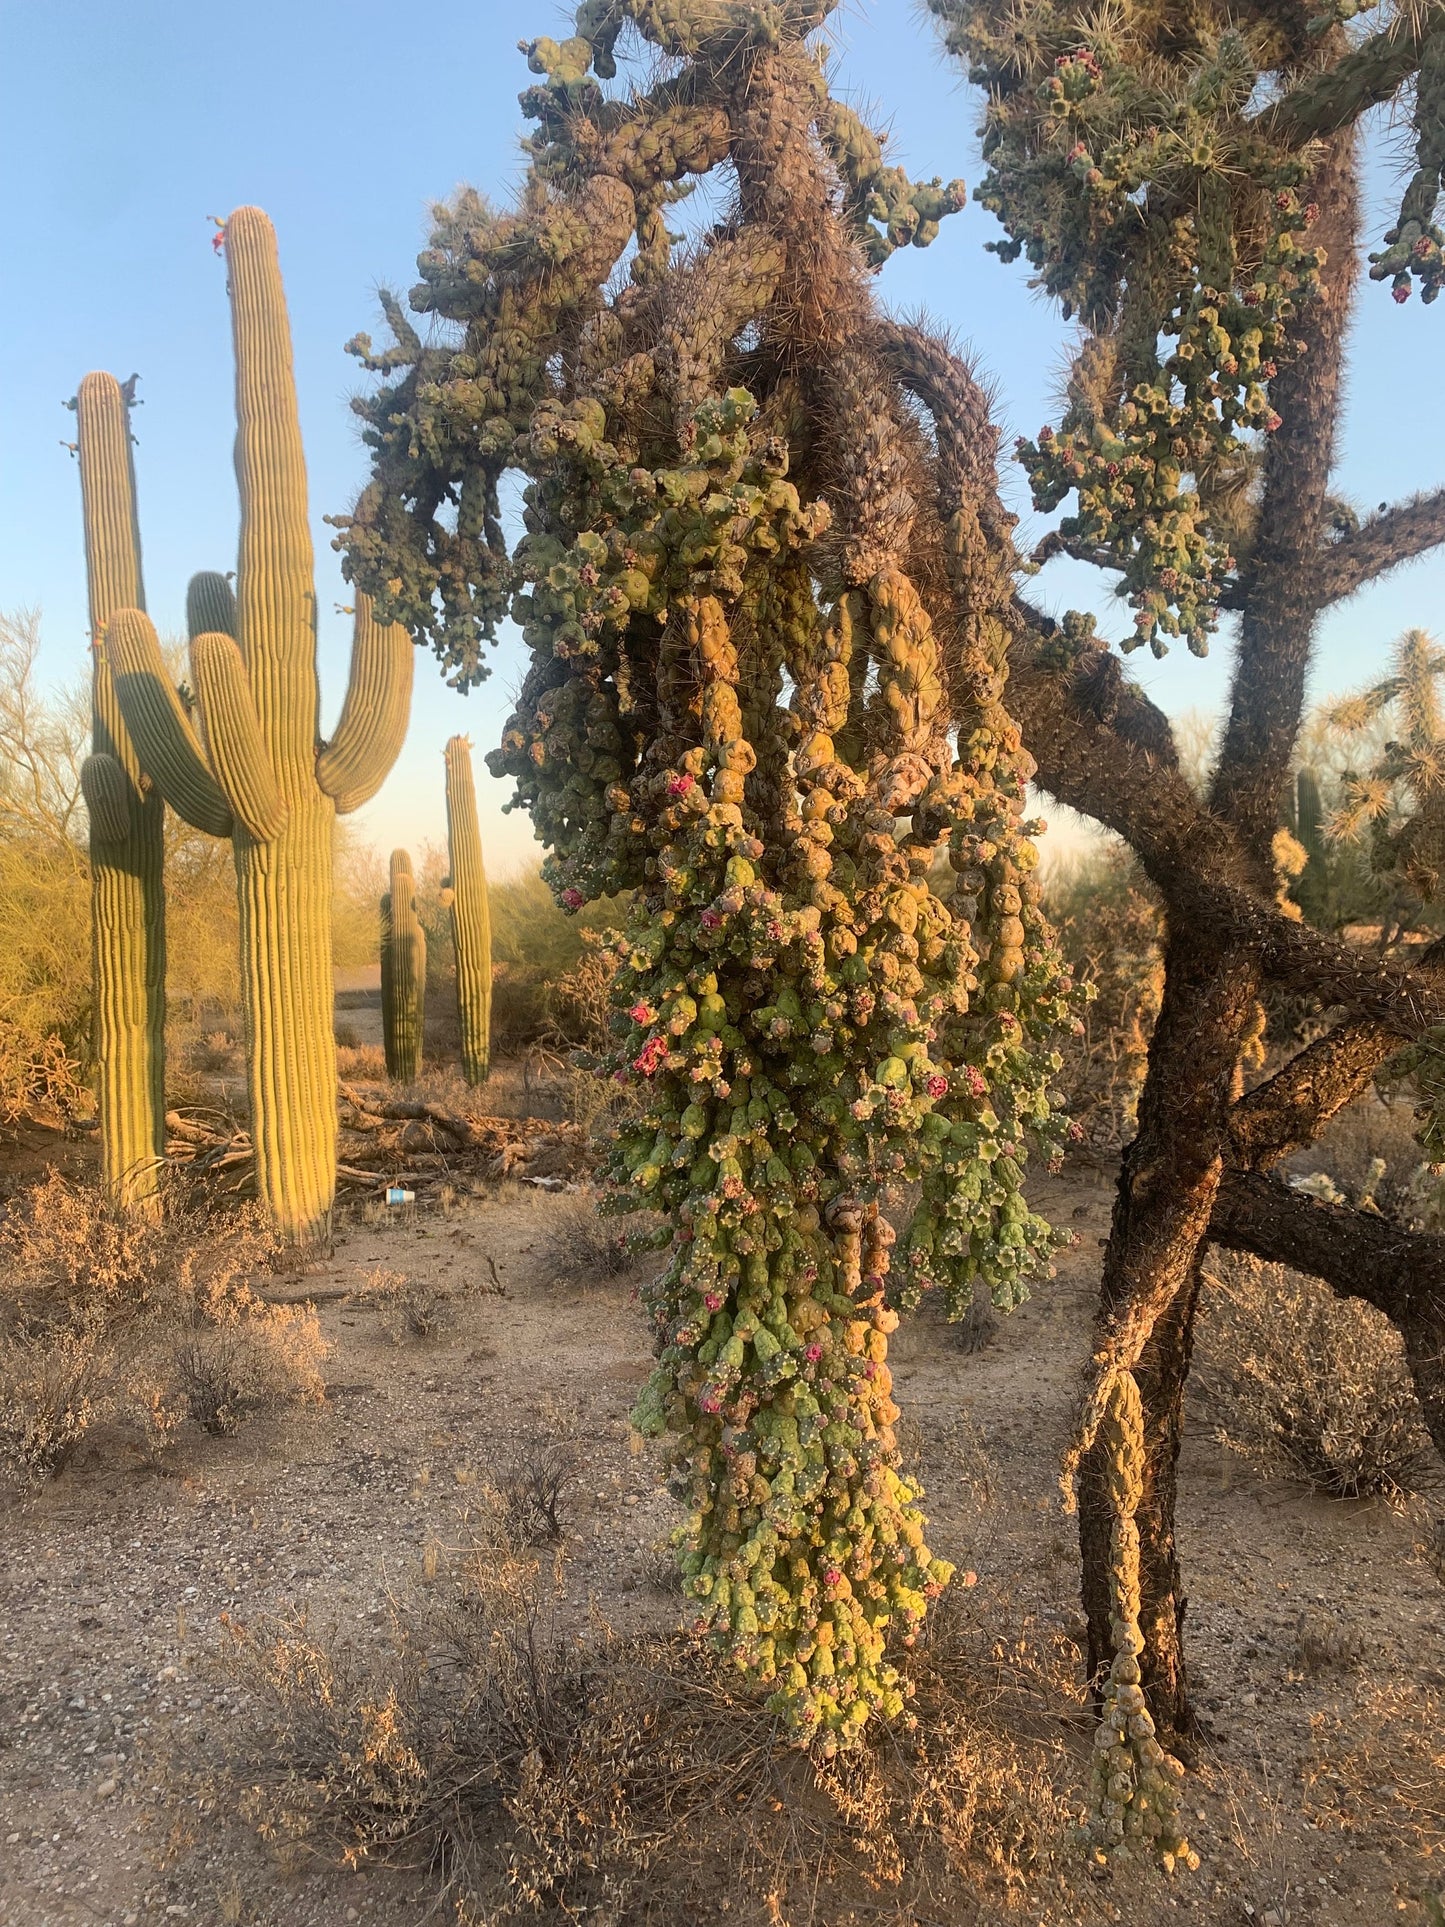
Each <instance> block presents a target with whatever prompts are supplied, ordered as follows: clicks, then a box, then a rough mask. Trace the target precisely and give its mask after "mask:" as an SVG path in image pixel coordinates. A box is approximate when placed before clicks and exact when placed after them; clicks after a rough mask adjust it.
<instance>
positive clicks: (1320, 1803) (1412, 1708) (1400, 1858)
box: [1303, 1670, 1445, 1919]
mask: <svg viewBox="0 0 1445 1927" xmlns="http://www.w3.org/2000/svg"><path fill="white" fill-rule="evenodd" d="M1436 1679H1437V1680H1438V1675H1437V1676H1436ZM1442 1736H1445V1694H1442V1693H1441V1691H1440V1688H1439V1686H1438V1684H1436V1683H1434V1682H1432V1681H1430V1680H1428V1679H1423V1678H1414V1679H1411V1678H1406V1677H1401V1676H1398V1675H1392V1676H1391V1677H1388V1678H1379V1677H1373V1676H1371V1674H1369V1673H1368V1672H1365V1671H1363V1670H1362V1672H1361V1675H1360V1677H1359V1679H1358V1681H1357V1683H1356V1686H1355V1689H1354V1691H1353V1693H1352V1694H1350V1695H1348V1697H1347V1698H1346V1699H1345V1701H1344V1703H1343V1704H1341V1705H1338V1706H1335V1707H1332V1708H1331V1709H1329V1710H1328V1711H1325V1712H1321V1713H1317V1714H1316V1715H1315V1716H1314V1717H1313V1718H1312V1719H1311V1721H1310V1751H1309V1754H1308V1756H1307V1758H1306V1761H1305V1765H1304V1773H1303V1778H1304V1789H1305V1812H1306V1814H1307V1816H1308V1818H1309V1819H1310V1820H1311V1821H1312V1822H1313V1823H1314V1824H1315V1825H1316V1826H1318V1827H1321V1828H1323V1829H1326V1830H1328V1831H1331V1832H1339V1833H1341V1834H1346V1835H1350V1836H1353V1837H1354V1839H1355V1840H1356V1841H1357V1843H1358V1844H1359V1845H1361V1846H1365V1845H1368V1846H1370V1847H1373V1848H1374V1849H1375V1850H1376V1851H1378V1852H1383V1853H1385V1854H1387V1855H1388V1856H1389V1859H1390V1864H1391V1866H1392V1868H1393V1869H1395V1870H1397V1871H1398V1872H1399V1874H1400V1875H1401V1876H1403V1877H1405V1878H1408V1877H1409V1875H1411V1874H1413V1875H1414V1876H1415V1877H1416V1878H1420V1877H1422V1876H1423V1877H1425V1878H1427V1879H1428V1882H1429V1884H1430V1885H1431V1886H1435V1887H1438V1886H1439V1884H1440V1855H1441V1854H1442V1853H1445V1737H1442ZM1402 1885H1403V1880H1402ZM1428 1917H1429V1918H1431V1919H1433V1918H1434V1916H1433V1915H1431V1916H1428Z"/></svg>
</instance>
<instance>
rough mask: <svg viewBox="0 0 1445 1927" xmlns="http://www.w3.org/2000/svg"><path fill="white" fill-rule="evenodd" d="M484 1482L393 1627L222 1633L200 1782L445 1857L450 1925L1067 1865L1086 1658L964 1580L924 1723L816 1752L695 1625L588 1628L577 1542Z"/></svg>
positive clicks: (926, 1682)
mask: <svg viewBox="0 0 1445 1927" xmlns="http://www.w3.org/2000/svg"><path fill="white" fill-rule="evenodd" d="M479 1490H480V1500H481V1503H480V1506H479V1507H478V1508H477V1509H476V1512H475V1516H472V1517H470V1518H469V1519H468V1520H467V1521H466V1524H465V1532H464V1534H463V1535H462V1536H463V1538H464V1543H463V1544H461V1545H458V1546H455V1547H453V1548H452V1549H451V1551H450V1553H443V1552H442V1551H441V1549H440V1548H437V1549H435V1550H434V1551H433V1552H432V1554H431V1557H430V1558H429V1560H428V1562H427V1563H428V1572H427V1583H426V1585H425V1586H419V1587H418V1588H417V1590H416V1592H415V1593H414V1594H412V1595H406V1594H403V1595H402V1596H401V1597H400V1598H399V1599H398V1601H397V1603H396V1604H395V1606H394V1611H393V1619H392V1623H391V1625H390V1627H389V1629H388V1635H387V1637H386V1638H385V1640H384V1642H383V1643H381V1644H380V1645H377V1644H366V1643H363V1642H362V1641H361V1640H359V1639H356V1638H353V1637H350V1636H346V1637H339V1638H338V1637H332V1636H328V1635H327V1634H326V1633H325V1632H323V1631H320V1630H318V1629H317V1628H316V1627H315V1626H313V1625H308V1624H306V1623H305V1622H304V1621H302V1620H300V1619H298V1618H294V1617H292V1618H281V1619H270V1620H259V1621H257V1622H255V1623H254V1624H250V1625H237V1624H232V1625H231V1626H230V1627H229V1638H228V1641H227V1645H226V1649H225V1651H224V1653H223V1655H222V1657H221V1662H220V1663H221V1666H222V1669H223V1670H224V1672H225V1673H226V1674H227V1676H228V1678H229V1681H230V1683H231V1684H232V1685H233V1686H239V1687H240V1689H241V1694H242V1699H243V1704H245V1706H246V1707H247V1712H246V1715H245V1716H244V1717H243V1719H242V1720H241V1721H240V1722H239V1723H238V1725H237V1727H236V1728H235V1730H234V1739H235V1750H234V1751H233V1753H232V1754H231V1757H230V1758H229V1759H228V1760H226V1761H225V1762H224V1763H223V1764H222V1765H221V1767H220V1768H219V1769H217V1767H216V1764H215V1762H214V1760H210V1761H208V1762H207V1765H206V1768H205V1772H206V1775H207V1777H208V1780H209V1782H210V1788H211V1791H212V1792H215V1793H217V1794H218V1797H221V1798H222V1800H223V1803H224V1804H227V1805H228V1806H229V1807H230V1809H231V1810H233V1811H238V1812H239V1813H240V1814H241V1815H242V1817H243V1818H244V1819H245V1820H246V1821H247V1822H248V1823H249V1824H251V1825H252V1826H254V1827H255V1828H256V1829H257V1830H258V1831H259V1832H260V1833H261V1834H262V1835H263V1836H264V1837H265V1838H267V1839H269V1840H271V1841H273V1842H276V1843H278V1844H284V1845H286V1846H287V1847H290V1846H291V1845H292V1844H293V1843H297V1842H299V1843H301V1844H302V1845H303V1846H304V1847H305V1848H306V1849H307V1850H308V1851H310V1852H312V1853H314V1854H318V1855H320V1856H321V1857H323V1858H328V1859H332V1860H334V1861H336V1862H338V1863H339V1864H342V1865H346V1866H351V1867H356V1866H359V1865H362V1864H364V1863H371V1862H374V1863H381V1864H386V1865H390V1866H395V1867H402V1868H409V1869H413V1870H415V1871H417V1872H418V1873H424V1874H426V1875H427V1876H428V1877H430V1878H431V1879H433V1880H435V1881H436V1883H437V1885H438V1887H439V1888H441V1889H442V1890H443V1892H444V1894H445V1896H446V1902H447V1904H449V1906H450V1907H451V1909H452V1910H453V1912H454V1915H455V1918H456V1919H457V1920H459V1921H462V1922H471V1923H477V1922H480V1921H483V1920H485V1921H487V1922H488V1923H495V1924H496V1927H501V1923H504V1922H510V1921H514V1920H523V1919H529V1918H532V1917H533V1916H534V1915H535V1914H536V1913H538V1912H547V1913H555V1914H556V1915H557V1916H558V1917H562V1918H588V1919H591V1918H601V1919H606V1920H609V1921H612V1922H614V1923H617V1927H624V1923H630V1922H643V1921H651V1922H656V1921H661V1920H683V1919H692V1918H699V1919H701V1918H712V1917H713V1910H714V1908H715V1903H716V1896H717V1894H718V1893H719V1892H721V1891H726V1892H727V1893H728V1894H729V1895H730V1896H731V1902H732V1917H733V1918H735V1919H737V1920H739V1921H742V1922H749V1923H750V1922H758V1923H762V1922H774V1923H776V1922H777V1921H779V1920H780V1919H785V1918H786V1919H792V1920H797V1921H800V1922H801V1921H804V1920H812V1921H821V1920H835V1919H844V1918H860V1919H875V1918H876V1919H883V1918H890V1919H891V1918H894V1917H895V1914H894V1912H893V1909H894V1908H896V1910H897V1912H896V1918H898V1919H912V1918H915V1917H924V1916H923V1915H922V1914H921V1913H920V1911H919V1910H920V1909H921V1908H923V1907H924V1906H925V1905H927V1907H928V1914H927V1917H930V1918H932V1917H935V1914H937V1913H939V1912H940V1911H942V1912H943V1917H952V1914H951V1911H948V1910H951V1909H952V1908H953V1907H954V1906H955V1905H956V1906H957V1907H958V1909H959V1910H960V1917H963V1915H964V1914H966V1915H967V1917H969V1918H972V1917H973V1914H974V1911H975V1909H976V1908H977V1907H978V1906H979V1905H980V1903H989V1904H990V1905H991V1906H992V1907H997V1906H999V1905H1007V1904H1008V1900H1009V1897H1010V1896H1011V1895H1013V1894H1015V1893H1016V1892H1017V1891H1019V1890H1021V1889H1022V1887H1023V1885H1024V1883H1025V1881H1026V1880H1029V1879H1031V1878H1035V1877H1037V1876H1038V1875H1040V1874H1042V1873H1046V1872H1049V1871H1051V1870H1053V1869H1054V1868H1055V1867H1057V1869H1058V1870H1059V1872H1060V1873H1061V1874H1063V1872H1064V1870H1065V1869H1066V1868H1067V1866H1068V1864H1069V1862H1068V1857H1067V1853H1066V1843H1067V1840H1068V1837H1069V1831H1070V1827H1071V1825H1072V1821H1073V1814H1072V1811H1071V1808H1070V1805H1069V1802H1068V1798H1067V1793H1066V1789H1067V1787H1068V1786H1069V1784H1070V1783H1071V1781H1072V1780H1073V1779H1074V1778H1075V1777H1076V1776H1077V1773H1078V1763H1077V1761H1076V1760H1075V1759H1074V1758H1073V1756H1072V1755H1071V1754H1070V1752H1069V1750H1068V1746H1067V1744H1066V1742H1065V1741H1064V1739H1063V1738H1062V1737H1061V1730H1060V1722H1059V1719H1058V1710H1059V1706H1060V1703H1061V1701H1060V1694H1061V1693H1062V1694H1064V1695H1066V1696H1069V1697H1071V1698H1072V1699H1073V1700H1074V1701H1075V1702H1077V1700H1078V1692H1077V1688H1076V1686H1075V1685H1074V1673H1075V1672H1076V1666H1075V1665H1074V1664H1073V1661H1075V1660H1076V1657H1077V1656H1076V1654H1074V1653H1073V1652H1072V1650H1071V1649H1070V1650H1068V1651H1067V1652H1066V1650H1065V1649H1064V1648H1063V1647H1062V1646H1061V1647H1060V1648H1059V1649H1058V1650H1057V1651H1056V1650H1054V1649H1053V1648H1051V1647H1049V1646H1048V1645H1047V1642H1038V1641H1035V1640H1033V1639H1032V1638H1028V1639H1020V1640H1018V1641H1014V1640H1012V1639H1011V1638H1009V1637H1008V1636H1007V1634H1006V1633H1004V1632H1003V1631H1002V1630H1001V1629H1000V1627H999V1625H998V1624H997V1623H996V1621H992V1622H990V1623H989V1624H988V1625H986V1626H985V1625H984V1624H983V1623H982V1620H981V1617H980V1616H975V1615H972V1614H971V1613H970V1612H969V1610H968V1608H967V1607H966V1606H965V1605H964V1604H963V1601H962V1598H961V1596H960V1599H959V1602H958V1603H957V1604H956V1605H955V1604H954V1603H952V1602H948V1603H945V1604H944V1605H943V1606H942V1607H941V1608H940V1610H939V1613H938V1614H937V1615H936V1616H935V1618H934V1620H933V1621H932V1622H931V1623H930V1626H929V1629H928V1631H927V1633H926V1634H925V1636H924V1638H923V1639H922V1640H921V1641H920V1643H919V1646H918V1647H917V1649H916V1650H915V1651H914V1652H912V1653H911V1654H909V1655H908V1656H907V1657H906V1659H905V1661H904V1663H905V1664H906V1665H907V1667H908V1670H909V1674H910V1678H911V1680H912V1682H913V1684H914V1687H915V1704H916V1708H917V1711H918V1714H919V1718H918V1722H917V1724H916V1726H915V1725H912V1724H909V1725H908V1726H906V1727H903V1728H900V1729H897V1730H896V1731H895V1732H894V1733H893V1734H891V1735H890V1736H889V1738H888V1740H887V1741H886V1742H880V1743H879V1744H877V1745H875V1746H869V1747H860V1748H858V1749H855V1750H854V1751H852V1752H851V1753H841V1754H838V1755H836V1756H834V1757H832V1758H830V1759H822V1758H820V1757H818V1756H817V1755H816V1754H813V1755H810V1754H809V1753H807V1752H805V1751H802V1750H800V1749H798V1748H796V1747H790V1746H788V1745H786V1744H785V1743H784V1740H783V1737H782V1735H781V1733H780V1730H779V1725H778V1722H777V1721H776V1719H775V1718H773V1717H771V1716H769V1715H768V1713H767V1712H766V1711H765V1709H764V1708H763V1705H762V1703H761V1696H760V1695H758V1694H757V1693H755V1692H752V1691H749V1690H748V1689H747V1688H746V1687H745V1686H742V1685H740V1684H739V1682H738V1679H737V1675H736V1674H735V1673H733V1672H730V1671H728V1670H724V1669H723V1668H721V1667H719V1666H718V1665H717V1663H716V1661H715V1660H714V1659H712V1658H711V1657H710V1656H709V1655H708V1654H707V1652H706V1650H705V1648H704V1646H703V1645H702V1644H701V1643H700V1642H699V1641H698V1640H696V1639H692V1638H688V1637H686V1636H684V1635H681V1634H670V1635H659V1634H656V1633H652V1632H646V1631H644V1632H640V1633H637V1634H632V1635H628V1636H625V1637H622V1636H618V1635H617V1634H615V1633H613V1632H612V1631H611V1630H610V1629H608V1628H607V1627H606V1626H605V1625H603V1624H601V1623H599V1622H598V1621H596V1620H595V1618H594V1619H592V1620H591V1621H589V1622H587V1623H586V1624H585V1626H583V1625H581V1624H580V1621H579V1615H578V1613H577V1611H576V1610H575V1609H574V1608H572V1607H571V1605H570V1603H569V1588H568V1583H567V1578H568V1576H567V1568H566V1561H565V1558H564V1557H563V1555H562V1554H561V1553H560V1552H557V1551H555V1550H553V1551H551V1552H550V1553H548V1552H547V1551H545V1550H544V1546H543V1543H542V1542H541V1541H539V1540H537V1539H536V1538H532V1539H531V1540H530V1542H529V1540H528V1536H527V1535H526V1534H519V1532H518V1530H517V1526H516V1521H515V1519H514V1518H513V1517H512V1516H511V1513H510V1510H509V1508H508V1506H507V1504H506V1502H505V1500H504V1499H503V1497H502V1496H501V1495H500V1494H499V1493H498V1492H497V1491H495V1490H493V1489H491V1488H481V1489H479ZM218 1770H219V1773H220V1774H221V1775H222V1777H223V1780H224V1786H223V1787H222V1788H217V1787H216V1784H215V1781H216V1776H217V1772H218ZM890 1889H891V1890H892V1892H891V1893H890V1892H889V1890H890ZM1070 1898H1071V1896H1070V1895H1069V1893H1068V1890H1067V1887H1065V1888H1063V1889H1061V1900H1062V1901H1063V1902H1064V1904H1065V1905H1067V1904H1069V1901H1070Z"/></svg>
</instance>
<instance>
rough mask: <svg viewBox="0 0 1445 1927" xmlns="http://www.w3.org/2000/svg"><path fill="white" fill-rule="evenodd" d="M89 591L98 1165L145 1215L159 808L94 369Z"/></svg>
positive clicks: (86, 484) (118, 420)
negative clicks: (117, 662) (124, 705)
mask: <svg viewBox="0 0 1445 1927" xmlns="http://www.w3.org/2000/svg"><path fill="white" fill-rule="evenodd" d="M75 410H76V415H77V419H78V423H79V427H78V432H77V448H78V452H79V456H80V490H81V501H82V504H83V510H84V518H85V566H86V575H87V579H88V584H89V591H90V632H91V662H92V719H91V749H92V753H91V755H90V756H88V757H87V758H86V761H85V763H84V765H83V767H82V769H81V773H80V775H81V785H82V788H83V790H84V792H85V801H86V807H87V809H88V810H89V813H90V875H91V916H90V924H91V944H92V958H93V968H94V983H95V1044H96V1057H97V1060H98V1062H99V1067H100V1129H101V1162H102V1170H103V1174H104V1182H105V1187H106V1190H107V1192H108V1193H109V1195H110V1197H111V1198H112V1199H113V1200H114V1201H115V1202H116V1203H118V1204H122V1205H125V1206H127V1207H128V1208H131V1209H134V1210H136V1211H139V1212H142V1213H144V1214H147V1215H151V1214H153V1213H154V1212H156V1211H157V1210H158V1209H159V1194H158V1190H157V1184H158V1179H159V1175H160V1166H161V1160H162V1158H163V1157H164V1155H165V1148H166V1140H165V1018H166V910H165V888H164V876H163V863H164V815H165V806H164V804H163V803H162V801H161V797H160V793H159V791H157V790H156V789H155V788H154V787H153V786H152V784H151V783H150V782H149V781H148V779H147V778H146V777H145V776H143V775H142V774H141V770H140V766H139V764H138V762H137V760H136V753H135V749H134V747H133V745H132V743H131V740H130V737H129V735H128V734H127V731H126V727H125V723H124V720H123V719H122V716H121V712H120V705H119V704H118V702H117V701H116V693H115V682H114V678H113V676H112V674H111V668H110V662H109V659H108V657H107V653H106V642H105V635H106V626H107V624H108V623H109V621H110V619H111V617H112V615H113V614H114V613H115V611H116V610H117V609H125V608H137V609H139V608H143V607H144V605H145V592H144V589H143V587H142V584H141V561H140V537H139V534H138V531H137V525H136V503H135V468H134V464H133V462H132V460H131V439H130V393H129V388H128V387H125V388H123V387H122V386H121V384H120V383H119V382H118V381H117V380H116V379H115V377H114V375H106V374H90V375H87V376H86V377H85V379H84V381H82V382H81V384H80V392H79V394H78V395H77V396H76V399H75Z"/></svg>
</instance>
